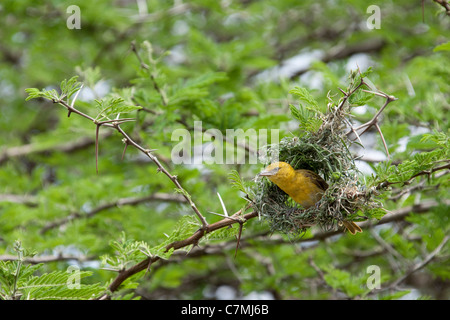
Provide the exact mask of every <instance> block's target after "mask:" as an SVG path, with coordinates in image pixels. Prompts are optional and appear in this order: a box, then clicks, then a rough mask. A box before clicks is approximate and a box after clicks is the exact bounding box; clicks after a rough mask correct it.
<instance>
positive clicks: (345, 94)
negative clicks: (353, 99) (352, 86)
mask: <svg viewBox="0 0 450 320" xmlns="http://www.w3.org/2000/svg"><path fill="white" fill-rule="evenodd" d="M338 89H339V91H341V92H342V93H343V94H344V96H347V92H345V91H344V90H342V89H341V88H339V87H338Z"/></svg>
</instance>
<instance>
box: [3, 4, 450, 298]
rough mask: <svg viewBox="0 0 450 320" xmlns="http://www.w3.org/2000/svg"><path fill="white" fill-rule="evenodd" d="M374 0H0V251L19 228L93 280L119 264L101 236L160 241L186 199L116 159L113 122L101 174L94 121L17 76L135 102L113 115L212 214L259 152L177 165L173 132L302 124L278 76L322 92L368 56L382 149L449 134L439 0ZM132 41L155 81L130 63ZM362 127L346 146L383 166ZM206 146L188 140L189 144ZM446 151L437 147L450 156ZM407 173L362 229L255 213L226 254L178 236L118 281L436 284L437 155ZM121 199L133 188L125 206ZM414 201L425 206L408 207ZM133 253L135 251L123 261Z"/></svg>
mask: <svg viewBox="0 0 450 320" xmlns="http://www.w3.org/2000/svg"><path fill="white" fill-rule="evenodd" d="M73 5H75V6H77V7H76V8H79V12H78V11H77V9H76V8H75V11H74V9H73V7H70V6H73ZM371 5H372V3H370V2H367V1H351V0H350V1H340V0H336V1H323V2H317V1H294V0H283V1H269V0H267V1H252V0H240V1H238V0H222V1H215V0H214V1H213V0H198V1H181V0H174V1H166V0H147V1H146V0H136V1H131V0H117V1H106V0H100V1H87V0H86V1H84V0H80V1H60V0H58V1H56V0H54V1H31V0H29V1H28V0H21V1H10V0H6V1H5V0H4V1H2V2H1V4H0V257H2V259H3V260H5V259H6V258H7V257H10V255H12V254H13V252H12V251H11V249H12V245H13V242H14V241H15V240H18V239H20V240H21V241H22V244H23V246H24V247H25V248H29V249H33V250H35V251H36V252H37V253H38V255H37V257H40V258H41V259H42V261H44V262H45V264H44V266H43V268H42V270H41V272H51V271H53V270H65V268H67V267H68V266H69V265H77V266H80V267H81V268H82V269H85V270H91V271H93V275H92V276H91V277H89V278H88V279H87V280H86V281H88V282H91V283H97V282H100V283H102V284H105V285H106V283H107V282H108V281H109V280H111V279H113V278H114V277H115V275H116V274H115V273H114V272H112V271H110V270H105V269H104V268H102V267H104V265H102V264H101V260H102V259H101V257H102V256H104V255H109V256H114V255H116V254H117V252H116V251H115V249H114V248H112V247H111V246H110V243H111V241H117V240H118V239H119V238H120V237H119V235H120V234H121V233H122V232H123V233H124V234H125V235H126V237H127V238H128V239H135V240H139V241H145V242H147V243H149V244H150V245H151V246H157V245H158V244H160V243H162V242H163V241H164V240H165V239H166V234H170V233H171V232H172V231H173V230H174V228H176V225H177V221H179V220H180V217H183V216H185V215H192V212H191V209H190V207H189V206H188V205H186V204H185V203H184V200H183V199H182V198H181V197H179V194H177V193H175V192H174V186H173V184H172V182H171V181H170V180H169V179H168V178H167V177H166V176H164V175H162V174H157V173H156V166H155V165H154V164H152V163H151V162H150V161H149V160H148V159H147V158H145V157H143V156H142V155H141V154H139V152H138V151H137V150H132V148H128V150H127V152H126V154H125V156H124V158H123V159H122V151H123V143H122V142H121V139H122V137H121V136H120V135H119V134H117V133H116V132H113V131H112V130H108V128H101V130H100V143H99V159H98V167H99V173H98V174H97V173H96V169H95V126H94V125H93V124H92V123H90V122H89V121H87V120H86V119H83V118H81V117H79V116H77V115H74V114H72V115H71V116H70V117H67V111H66V110H65V109H64V108H62V107H61V106H59V105H54V104H52V103H51V102H49V101H44V100H43V99H35V100H30V101H27V102H26V101H25V98H26V97H27V94H26V92H25V89H26V88H38V89H43V88H46V89H58V88H59V85H60V82H61V81H62V80H64V79H69V78H71V77H72V76H75V75H78V76H79V80H80V81H82V82H83V83H84V89H83V90H82V92H81V94H80V96H79V97H78V100H77V105H78V107H79V108H80V109H81V110H83V112H86V113H87V114H90V115H91V116H92V117H94V118H95V116H96V115H97V114H98V111H99V110H98V108H97V107H96V103H95V102H94V99H101V98H103V97H105V96H120V97H122V98H123V99H124V100H125V102H127V103H129V104H133V105H139V106H142V107H143V108H144V109H145V110H141V111H138V112H137V111H135V112H134V113H131V114H129V115H127V116H131V117H136V120H137V121H135V122H133V123H127V124H124V125H123V128H124V130H125V131H126V132H128V133H130V135H131V136H132V137H134V139H136V141H138V142H139V143H140V144H141V145H142V146H144V147H145V148H150V149H157V151H155V154H156V156H157V157H158V158H159V159H160V160H161V161H162V162H163V164H164V165H165V166H166V167H167V168H168V170H169V171H170V172H171V173H172V174H175V175H177V176H178V177H179V180H180V182H181V183H182V185H183V187H184V188H185V189H186V190H187V191H188V192H189V193H190V195H191V197H192V199H193V200H194V202H195V203H196V204H197V206H198V207H199V209H200V211H201V212H202V213H203V214H204V215H205V216H206V218H207V220H208V221H209V222H214V221H217V220H219V219H221V217H219V216H216V215H214V214H209V213H208V212H216V213H223V207H222V205H221V203H220V201H219V198H218V196H217V193H219V194H220V196H221V198H222V199H223V201H224V203H225V205H226V208H227V211H228V212H229V213H232V212H236V211H237V210H239V209H240V208H242V207H243V206H244V205H245V201H244V200H243V199H241V198H240V197H239V195H240V194H239V192H238V191H237V190H236V189H233V188H232V186H231V185H230V181H229V179H228V173H229V172H230V170H232V169H234V170H237V171H238V172H239V173H240V174H241V176H242V178H243V179H244V180H246V181H249V182H251V181H252V179H253V178H254V177H255V175H256V174H257V173H258V172H259V171H260V170H261V169H262V167H261V166H260V165H254V164H242V165H233V164H230V165H223V164H220V165H219V164H201V165H174V164H173V163H172V162H171V150H172V148H173V147H174V145H175V144H176V143H175V142H173V141H172V140H171V136H172V132H173V131H174V130H175V129H179V128H184V129H188V130H190V129H192V127H193V126H194V121H202V125H203V129H204V130H207V129H218V130H220V131H221V132H222V133H223V134H225V132H226V129H238V128H241V129H243V130H247V129H250V128H252V129H255V130H258V129H279V130H280V138H282V137H285V136H292V135H297V134H298V130H299V126H298V122H297V121H296V120H294V119H293V118H292V117H291V115H290V112H289V104H294V105H298V101H297V100H296V98H295V97H293V96H292V95H291V94H290V93H289V91H290V90H291V89H293V88H294V87H296V86H299V87H304V88H306V89H308V90H309V91H310V92H311V94H312V95H313V96H314V97H315V99H316V100H317V101H319V102H320V103H321V104H322V105H323V106H326V104H327V103H328V102H329V100H328V97H333V98H334V99H336V100H338V99H339V97H340V94H341V93H340V91H339V88H344V89H345V88H346V87H347V85H348V83H347V79H348V75H349V73H350V72H351V70H356V69H358V68H359V69H360V70H361V71H366V70H367V69H368V68H369V67H371V68H372V70H373V71H372V73H370V74H369V76H368V79H369V80H370V82H371V83H372V84H373V85H374V87H376V88H378V89H379V90H381V91H384V92H387V93H388V94H392V95H394V96H395V97H396V98H398V99H399V100H398V101H395V102H394V103H392V104H390V105H389V107H388V108H387V109H386V110H385V111H384V112H383V115H382V117H381V118H380V126H381V129H382V132H383V134H384V137H385V139H386V142H387V147H388V150H389V152H390V155H391V158H390V159H391V160H392V163H389V165H398V164H400V163H402V162H404V161H408V160H410V159H411V156H412V155H414V154H416V153H419V152H424V151H432V150H435V149H436V148H437V145H436V143H432V142H430V141H427V142H423V141H422V140H421V139H422V138H423V137H424V135H425V134H432V133H436V132H441V133H443V134H444V136H445V135H446V137H447V139H448V132H449V131H448V130H449V124H448V116H449V109H450V100H449V93H450V64H449V58H450V52H449V50H450V46H449V45H448V43H449V42H448V41H449V39H448V34H449V33H448V32H449V27H450V16H449V13H448V12H447V11H446V8H445V6H443V5H440V4H439V3H437V1H431V0H430V1H423V7H422V6H421V3H420V2H419V1H415V2H411V1H407V0H399V1H388V0H383V1H377V3H374V4H373V5H375V6H371ZM369 6H370V8H369ZM68 9H69V10H68ZM78 17H79V19H78ZM73 27H75V28H73ZM77 27H80V28H77ZM144 41H148V43H150V44H151V50H149V47H148V46H147V47H146V46H145V45H144V44H143V42H144ZM132 43H134V44H135V45H136V47H137V48H138V50H139V52H140V55H141V57H142V59H143V60H144V62H145V63H146V64H147V65H148V66H149V67H150V71H151V72H152V75H153V76H154V79H155V81H156V83H157V84H158V86H159V87H160V90H159V91H158V90H155V86H154V82H152V81H151V80H150V79H148V77H147V76H146V74H145V73H144V72H143V70H142V69H141V68H140V62H139V60H138V58H137V56H136V54H135V53H134V52H133V50H132V46H131V44H132ZM382 104H383V99H381V98H380V99H373V100H371V101H370V102H368V103H367V104H366V105H363V106H361V107H358V108H355V110H354V120H355V123H363V122H365V121H367V120H369V119H370V118H371V117H372V116H373V115H374V114H375V112H376V110H378V109H379V108H380V106H382ZM362 139H363V140H362V142H363V145H364V148H357V149H355V150H353V151H354V152H355V154H358V155H360V156H361V160H360V161H359V162H358V166H359V168H360V170H361V171H362V172H363V173H364V174H366V175H367V176H368V177H370V176H371V175H375V174H376V172H377V171H376V167H377V166H383V165H386V166H388V165H387V164H385V162H384V161H386V160H387V155H386V152H385V149H384V147H383V144H382V142H381V140H380V138H379V135H378V134H377V132H376V131H371V132H369V133H367V134H365V135H364V136H362ZM447 141H448V140H447ZM206 146H207V145H203V146H202V145H200V146H197V148H196V149H195V150H196V151H193V155H192V156H195V155H196V154H197V153H198V152H200V153H201V151H202V150H204V148H205V147H206ZM198 147H199V148H198ZM446 152H447V153H445V152H444V154H440V157H441V158H439V159H438V160H436V161H443V162H441V163H442V164H448V148H447V151H446ZM442 158H443V159H445V158H446V159H447V160H446V161H447V162H446V161H445V160H442ZM433 159H434V158H433ZM436 159H437V158H436ZM433 161H434V160H433ZM412 182H414V184H413V185H414V186H416V187H415V188H412V189H409V190H407V192H406V191H405V192H402V190H404V186H397V189H395V188H394V189H393V192H392V193H386V194H384V195H383V197H382V199H381V201H382V202H383V204H384V206H385V208H387V209H388V210H389V211H391V212H398V210H402V209H404V208H407V209H406V211H408V210H409V211H411V215H409V216H408V217H403V218H401V219H399V220H397V221H394V222H391V223H387V224H383V225H380V226H378V227H376V228H370V229H369V230H367V231H366V230H365V231H364V233H363V234H359V235H357V236H350V235H348V234H339V235H336V236H333V237H327V238H325V239H323V240H317V241H306V240H307V239H308V238H309V237H312V235H313V234H314V233H315V232H319V231H320V230H318V229H314V228H313V229H312V230H310V231H308V232H307V234H306V235H304V236H303V238H301V239H292V238H289V237H287V236H285V235H281V234H270V233H269V232H268V227H267V225H266V224H265V223H264V221H260V220H258V219H252V220H251V221H249V222H248V223H246V225H245V228H244V231H243V234H242V240H241V248H240V249H239V250H238V253H237V256H236V258H234V250H235V246H236V240H235V238H234V237H233V236H231V237H230V236H226V235H220V234H218V235H216V238H214V237H211V238H210V239H208V240H205V241H204V242H201V243H200V247H199V248H196V249H193V251H192V255H186V251H182V252H181V253H177V254H174V255H172V257H170V259H168V260H162V261H160V262H159V263H158V264H157V265H155V266H152V268H151V271H150V272H149V273H148V274H147V275H146V276H145V277H142V276H143V273H141V274H140V275H141V277H139V278H136V279H133V281H136V282H137V283H138V285H136V286H134V287H133V286H130V287H125V288H123V290H122V291H120V293H119V294H122V293H133V296H139V297H141V298H143V299H167V298H170V299H235V298H236V299H241V298H250V299H347V298H352V299H380V298H386V299H397V298H403V299H416V298H431V299H448V298H449V280H448V279H449V277H450V274H449V270H448V263H449V262H450V261H449V257H450V256H449V253H450V252H449V246H448V244H447V243H446V241H444V242H443V239H445V237H447V236H448V231H449V218H448V217H449V213H450V211H449V206H448V199H449V197H448V192H449V191H450V190H449V180H448V169H447V170H444V171H440V172H439V173H437V174H436V175H432V176H431V175H429V176H428V178H427V176H426V175H423V176H420V177H418V179H416V180H414V181H412ZM129 198H136V199H140V200H139V201H138V203H136V204H133V205H120V203H121V202H120V201H121V199H122V201H123V199H129ZM413 206H416V208H421V209H422V210H411V209H408V208H412V207H413ZM417 206H418V207H417ZM409 211H408V212H409ZM419 211H420V212H419ZM414 212H416V214H414ZM196 228H197V227H196V226H193V227H191V229H189V230H191V231H195V230H196ZM234 228H237V226H234ZM441 243H444V244H445V245H444V246H443V247H442V248H441V249H440V250H439V252H435V255H433V256H432V257H431V259H430V260H429V261H428V262H427V263H425V264H424V265H423V266H421V264H420V263H421V262H423V261H426V259H427V257H430V256H429V255H430V253H432V252H433V250H435V249H436V248H437V247H438V246H439V244H441ZM187 249H189V248H187ZM196 250H197V251H196ZM194 253H195V254H194ZM141 258H142V257H139V258H136V257H135V258H132V257H130V260H129V261H128V262H127V263H128V264H127V266H128V267H129V266H131V265H133V263H136V262H138V261H140V260H139V259H141ZM133 259H136V261H135V260H133ZM370 265H377V266H379V267H380V270H381V281H382V286H383V288H385V290H384V291H381V292H379V293H378V292H372V291H371V290H370V289H368V287H367V285H366V282H367V278H368V276H369V275H370V274H368V273H367V267H368V266H370ZM417 266H420V268H417V270H415V267H417ZM412 270H414V271H413V272H412ZM399 279H400V280H401V282H399V284H398V285H396V286H395V287H390V285H392V284H396V281H397V280H399Z"/></svg>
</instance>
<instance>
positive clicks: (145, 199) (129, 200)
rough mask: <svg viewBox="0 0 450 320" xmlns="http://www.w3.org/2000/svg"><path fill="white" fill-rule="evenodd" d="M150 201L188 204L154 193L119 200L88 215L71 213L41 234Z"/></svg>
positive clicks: (168, 195) (104, 205)
mask: <svg viewBox="0 0 450 320" xmlns="http://www.w3.org/2000/svg"><path fill="white" fill-rule="evenodd" d="M148 201H174V202H186V199H185V198H184V197H183V196H182V195H179V194H168V193H160V192H157V193H154V194H151V195H149V196H146V197H140V198H138V197H136V198H122V199H119V200H117V201H114V202H110V203H106V204H103V205H100V206H98V207H97V208H94V209H92V210H90V211H89V212H87V213H80V212H74V213H71V214H70V215H68V216H67V217H65V218H63V219H59V220H56V221H54V222H51V223H48V224H47V225H46V226H44V227H43V228H42V229H41V231H40V234H44V233H46V232H47V231H49V230H50V229H53V228H56V227H60V226H62V225H65V224H67V223H69V222H70V221H73V220H75V219H80V218H90V217H92V216H94V215H96V214H97V213H100V212H101V211H104V210H108V209H111V208H115V207H121V206H124V205H131V206H135V205H138V204H140V203H144V202H148Z"/></svg>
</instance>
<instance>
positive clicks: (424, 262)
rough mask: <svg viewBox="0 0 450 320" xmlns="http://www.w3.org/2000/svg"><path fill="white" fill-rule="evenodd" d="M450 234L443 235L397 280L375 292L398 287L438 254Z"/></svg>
mask: <svg viewBox="0 0 450 320" xmlns="http://www.w3.org/2000/svg"><path fill="white" fill-rule="evenodd" d="M449 238H450V236H448V235H447V236H445V237H444V238H443V239H442V241H441V243H440V244H439V245H438V246H437V247H436V248H435V249H434V250H433V251H432V252H431V253H430V254H428V255H427V256H426V257H425V259H423V260H422V261H421V262H419V263H416V264H415V265H414V266H413V267H412V268H411V269H410V270H409V271H407V272H406V273H405V274H404V275H403V276H401V277H400V278H398V279H397V280H395V281H394V282H393V283H392V284H390V285H389V286H388V287H386V288H382V289H380V290H377V291H376V292H377V293H378V292H380V291H385V290H392V289H395V288H397V287H398V285H399V284H400V283H402V282H403V281H405V279H406V278H408V277H409V276H410V275H412V274H413V273H414V272H416V271H418V270H420V269H422V268H423V267H425V266H426V265H427V264H428V263H430V262H431V261H432V260H433V259H434V258H435V257H436V255H438V254H439V253H440V252H441V250H442V248H443V247H444V246H445V244H446V243H447V241H448V240H449Z"/></svg>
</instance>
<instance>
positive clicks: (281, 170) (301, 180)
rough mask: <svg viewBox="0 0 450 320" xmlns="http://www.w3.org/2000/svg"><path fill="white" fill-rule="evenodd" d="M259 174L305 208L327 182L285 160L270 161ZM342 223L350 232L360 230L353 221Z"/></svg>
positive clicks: (314, 199) (320, 193)
mask: <svg viewBox="0 0 450 320" xmlns="http://www.w3.org/2000/svg"><path fill="white" fill-rule="evenodd" d="M259 175H260V176H267V178H268V179H269V180H270V181H272V182H273V183H275V184H276V185H277V186H278V187H280V189H281V190H283V191H284V192H286V193H287V194H288V195H289V196H290V197H291V198H292V199H293V200H294V201H295V202H297V203H299V204H301V205H302V207H303V208H305V209H307V208H309V207H312V206H313V205H315V204H316V203H317V202H318V201H319V200H320V199H321V198H322V196H323V194H324V192H325V190H327V189H328V184H327V183H326V182H325V180H323V179H322V177H320V176H319V175H318V174H317V173H315V172H312V171H310V170H304V169H299V170H294V168H292V167H291V165H290V164H288V163H286V162H275V163H272V164H271V165H269V166H268V167H267V168H266V169H264V171H262V172H260V173H259ZM342 223H343V224H344V226H345V227H346V228H347V229H348V231H349V232H350V233H351V234H355V233H357V232H362V230H361V228H360V227H359V226H358V225H357V224H356V223H354V222H353V221H342Z"/></svg>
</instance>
